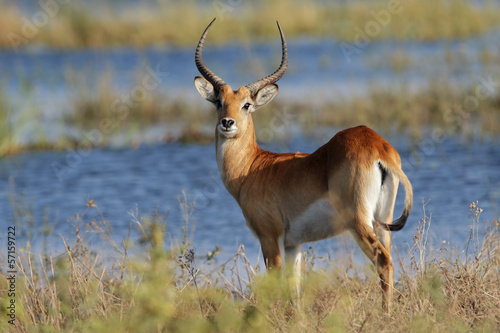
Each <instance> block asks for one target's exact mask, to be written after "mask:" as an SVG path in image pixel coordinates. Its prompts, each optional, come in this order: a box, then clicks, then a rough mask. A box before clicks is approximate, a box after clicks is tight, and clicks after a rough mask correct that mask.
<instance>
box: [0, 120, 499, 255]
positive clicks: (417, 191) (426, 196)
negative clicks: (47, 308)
mask: <svg viewBox="0 0 500 333" xmlns="http://www.w3.org/2000/svg"><path fill="white" fill-rule="evenodd" d="M328 132H331V134H332V135H333V134H334V133H335V130H333V129H332V130H328ZM388 139H389V140H391V138H390V137H389V138H388ZM391 141H392V142H393V143H394V146H395V147H396V149H398V150H399V152H400V154H401V157H402V159H403V161H404V162H403V163H404V165H403V169H404V170H405V171H406V172H407V174H408V176H409V178H410V180H411V182H412V184H413V190H414V202H415V205H414V210H413V212H412V214H411V216H410V219H409V221H408V223H407V226H406V228H405V229H403V230H402V231H400V232H398V233H394V242H395V244H396V246H398V248H399V249H404V248H407V247H408V246H409V245H410V246H411V245H412V244H413V241H412V237H413V236H414V235H415V228H416V227H417V224H418V221H419V220H421V219H422V218H423V216H424V214H423V211H422V209H423V205H422V202H424V203H426V206H425V209H426V211H427V215H431V221H432V228H431V230H430V231H431V234H430V238H429V240H430V241H431V242H433V243H434V244H436V245H439V244H440V243H441V242H442V241H443V240H446V241H448V242H450V244H451V246H455V247H457V248H458V249H463V248H464V245H465V243H466V241H467V239H468V237H469V235H470V225H471V224H472V220H471V219H470V218H468V216H469V215H470V212H469V204H470V203H471V202H473V201H476V200H478V201H479V204H480V207H481V208H483V209H484V212H483V213H482V215H481V221H483V220H487V219H489V220H491V219H493V218H495V217H498V209H499V204H500V187H499V185H500V168H499V167H498V166H499V165H500V149H499V148H498V146H497V145H495V144H489V143H473V144H472V143H468V144H463V143H460V142H459V141H458V140H456V138H447V139H446V140H445V141H444V142H442V143H440V144H438V145H436V146H435V150H434V152H432V153H429V154H427V153H424V152H423V151H420V153H421V161H422V163H421V164H419V165H411V163H410V160H411V155H410V154H411V151H410V150H409V149H408V146H407V144H405V143H404V142H405V140H400V138H397V137H394V138H392V140H391ZM319 144H320V143H319V142H317V141H316V140H313V139H311V138H305V137H300V138H299V137H298V138H295V139H294V140H292V141H290V142H288V143H287V148H289V149H290V150H291V151H297V150H300V151H304V152H311V151H313V150H314V149H315V147H317V146H319ZM268 148H271V149H272V150H277V151H280V148H279V147H276V146H269V147H268ZM414 152H415V151H414ZM428 152H430V150H429V149H428ZM71 154H72V153H71V152H60V153H54V152H37V153H24V154H21V155H18V156H12V157H8V158H4V159H2V161H1V162H0V187H1V188H2V192H1V193H0V210H1V211H2V221H1V224H2V226H4V227H5V226H7V225H13V224H14V222H15V220H16V219H15V218H14V213H13V208H12V205H11V203H10V202H9V198H8V196H9V194H12V193H16V194H17V195H18V197H20V198H21V199H22V202H24V205H25V207H27V208H28V209H29V211H30V212H31V213H32V215H31V214H30V215H29V216H25V217H23V218H21V219H18V221H19V220H21V221H24V222H23V223H24V224H26V223H28V222H29V221H32V223H34V226H35V230H36V229H37V228H40V226H41V225H42V223H43V220H44V219H45V220H46V222H48V224H49V225H50V226H51V227H52V228H53V231H54V233H53V237H52V238H51V239H52V241H51V242H50V245H49V250H51V251H53V252H55V253H59V252H60V251H62V249H63V247H62V244H63V243H62V240H61V238H60V236H63V237H66V238H69V239H72V234H73V233H74V230H75V228H74V225H72V223H71V221H72V220H73V218H74V217H75V215H76V214H80V215H81V214H82V213H83V212H84V211H85V209H86V208H85V206H86V204H87V203H88V202H89V200H94V202H95V204H96V205H97V206H98V207H99V212H100V213H102V215H103V216H104V218H105V219H107V220H109V223H110V226H111V229H112V234H113V236H114V238H115V239H116V240H117V241H118V242H119V241H120V240H121V239H125V238H127V237H128V235H129V232H130V230H132V238H133V239H137V237H138V236H139V235H140V233H139V232H138V231H137V225H136V223H135V222H134V220H135V219H134V218H133V217H132V216H131V215H130V213H133V215H135V216H136V217H138V218H139V217H141V216H145V217H148V216H150V215H151V214H152V212H153V210H155V209H156V210H157V211H158V212H159V213H160V214H162V215H163V216H164V217H165V221H166V223H167V233H168V235H167V242H168V240H169V239H176V240H177V241H181V235H182V233H181V228H182V227H183V226H184V224H185V222H184V217H183V213H182V211H181V209H180V205H179V203H178V199H177V197H180V198H181V199H182V198H183V196H182V192H183V191H185V193H186V194H187V199H188V202H191V201H195V202H196V206H195V208H194V211H193V213H192V215H191V216H190V227H192V228H194V229H193V230H194V233H193V235H194V238H193V244H194V246H195V250H196V253H197V254H198V255H199V256H204V255H205V254H206V253H207V252H208V251H211V250H213V249H214V247H215V245H218V246H220V247H221V248H222V252H221V255H220V256H219V258H220V261H224V260H225V259H227V258H229V257H231V256H232V255H234V254H235V253H236V252H237V249H238V246H239V245H240V244H244V245H245V247H246V250H247V255H248V257H249V258H251V260H254V263H255V262H257V259H258V258H259V245H258V242H257V240H256V239H255V238H254V237H253V235H252V234H251V232H250V231H249V229H248V228H247V227H246V226H245V222H244V218H243V216H242V214H241V211H240V209H239V207H238V205H237V204H236V202H235V201H234V199H233V198H232V197H231V196H230V195H229V194H228V193H227V192H226V190H225V188H224V187H223V185H222V182H221V181H220V179H219V175H218V170H217V166H216V162H215V152H214V147H213V146H212V145H183V144H167V145H152V146H142V147H140V148H139V149H136V150H131V149H123V150H107V149H92V150H91V151H89V152H88V155H86V156H81V160H77V159H75V160H74V162H73V164H72V167H71V168H69V169H66V170H65V171H64V172H63V173H62V174H59V176H58V174H57V172H56V169H54V163H61V164H66V162H67V158H68V156H71ZM9 180H10V181H9ZM400 192H401V191H400ZM19 201H20V200H18V202H19ZM401 208H402V193H400V194H399V196H398V200H397V207H396V213H395V215H398V214H399V212H400V211H401ZM99 212H98V211H97V210H96V209H90V211H89V212H87V213H86V214H87V215H86V216H85V217H84V219H83V220H84V221H86V222H90V221H92V219H94V218H97V219H98V220H100V219H101V218H100V217H99V214H100V213H99ZM19 229H24V230H28V228H27V227H26V225H25V226H24V228H22V227H21V226H20V227H19ZM32 231H33V229H32V230H31V232H32ZM39 232H41V230H40V231H39ZM25 236H26V235H24V236H23V237H25ZM42 240H43V237H42V236H41V235H40V234H38V235H36V234H35V235H32V245H33V246H34V247H37V246H40V245H41V242H42ZM343 242H344V239H343V238H341V240H340V241H339V240H338V239H330V240H326V241H321V242H319V243H318V244H316V252H317V254H318V255H323V256H324V255H327V254H331V253H335V251H338V250H340V251H342V249H343V247H344V243H343ZM349 244H351V246H352V247H353V248H356V246H355V245H354V243H353V242H350V243H349ZM308 246H313V244H309V245H306V246H305V248H307V247H308Z"/></svg>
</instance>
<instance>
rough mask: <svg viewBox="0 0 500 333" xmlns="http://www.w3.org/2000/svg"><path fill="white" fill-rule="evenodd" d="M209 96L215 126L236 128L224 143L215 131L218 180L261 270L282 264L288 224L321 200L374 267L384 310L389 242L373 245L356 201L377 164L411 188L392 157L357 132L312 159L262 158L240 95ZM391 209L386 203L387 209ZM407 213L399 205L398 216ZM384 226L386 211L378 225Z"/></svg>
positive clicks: (368, 133)
mask: <svg viewBox="0 0 500 333" xmlns="http://www.w3.org/2000/svg"><path fill="white" fill-rule="evenodd" d="M216 93H217V98H218V99H219V100H220V101H221V106H220V108H219V110H218V121H219V122H220V121H221V120H222V119H223V118H226V119H227V118H231V119H234V120H235V122H236V124H237V127H238V130H237V133H236V134H234V135H232V136H231V137H227V136H226V135H225V134H223V133H220V132H219V131H218V130H216V150H217V159H218V165H219V170H220V172H221V178H222V180H223V182H224V185H225V186H226V188H227V190H228V191H229V192H230V193H231V194H232V196H233V197H234V198H235V199H236V201H237V202H238V204H239V205H240V207H241V210H242V212H243V215H244V216H245V219H246V221H247V224H248V226H249V227H250V228H251V229H252V230H253V231H254V232H255V234H256V235H257V237H258V238H259V241H260V243H261V247H262V252H263V255H264V258H265V262H266V265H267V266H268V268H279V267H281V265H282V253H280V246H279V238H280V236H283V233H284V232H286V231H287V230H288V228H289V226H290V223H291V222H292V221H293V220H294V219H295V218H297V217H298V216H300V215H301V214H302V213H303V212H304V211H305V210H306V209H307V208H308V207H309V206H310V205H311V204H312V203H314V202H316V201H317V200H319V199H322V198H329V199H330V200H331V202H332V203H333V205H334V206H335V208H336V209H337V211H338V212H339V215H340V216H341V217H342V221H343V223H344V225H340V226H337V227H338V229H339V231H342V230H344V229H346V230H350V231H351V232H352V233H353V234H354V236H355V238H356V239H357V241H358V243H359V244H360V247H361V248H362V249H363V251H364V252H365V253H366V254H367V256H368V257H369V258H370V259H372V260H373V262H374V264H375V265H376V266H377V269H378V271H379V275H380V278H381V283H382V289H383V290H384V300H385V302H384V303H385V307H386V308H387V309H388V308H389V304H390V301H391V298H392V285H393V263H392V258H391V255H390V247H389V244H390V242H389V237H384V244H382V243H381V241H380V240H379V238H378V237H377V235H376V233H375V232H374V230H373V228H372V227H371V226H372V223H373V222H374V221H373V216H369V215H370V211H369V210H367V209H368V207H367V206H366V203H365V201H364V200H365V198H366V195H367V194H366V193H365V192H366V190H365V189H366V188H367V187H368V186H369V184H370V183H371V182H372V181H373V180H372V179H371V178H370V177H371V176H370V175H371V174H370V172H369V170H370V168H372V167H373V166H374V165H375V163H377V161H381V162H383V164H384V166H385V167H387V168H388V169H389V171H390V172H392V173H394V174H395V176H397V177H398V178H399V179H401V178H402V177H403V178H404V179H401V180H402V182H403V184H404V185H405V187H406V186H411V185H409V181H408V179H407V178H406V176H405V175H404V173H403V172H402V171H401V159H400V157H399V154H398V152H397V151H396V150H395V149H394V148H393V147H392V146H391V145H390V144H389V143H388V142H387V141H386V140H384V139H383V138H382V137H381V136H380V135H378V134H377V133H376V132H374V131H373V130H371V129H369V128H367V127H365V126H358V127H355V128H350V129H346V130H343V131H341V132H339V133H337V134H336V135H335V136H334V137H333V138H332V139H331V140H330V141H329V142H328V143H326V144H325V145H323V146H322V147H320V148H319V149H318V150H316V151H315V152H314V153H312V154H305V153H286V154H278V153H273V152H269V151H265V150H263V149H261V148H260V147H259V146H258V145H257V142H256V138H255V132H254V126H253V121H252V117H251V114H249V113H248V112H244V111H243V110H242V104H244V102H245V101H248V102H253V100H252V96H251V95H250V92H249V91H248V89H247V88H246V87H242V88H240V89H239V90H237V91H233V90H232V89H231V88H230V87H229V86H227V85H225V86H222V87H221V88H220V90H219V91H218V92H216ZM395 182H397V179H396V180H395ZM396 187H397V183H396ZM394 199H395V197H394ZM409 202H410V204H411V200H410V201H409ZM393 205H394V202H392V206H391V208H393ZM410 208H411V205H410V206H408V205H407V207H406V208H405V209H410ZM408 213H409V210H408ZM391 221H392V210H391V213H390V214H389V216H388V218H387V221H383V222H386V223H390V222H391ZM388 233H389V232H388V231H386V232H385V234H384V235H385V236H387V234H388Z"/></svg>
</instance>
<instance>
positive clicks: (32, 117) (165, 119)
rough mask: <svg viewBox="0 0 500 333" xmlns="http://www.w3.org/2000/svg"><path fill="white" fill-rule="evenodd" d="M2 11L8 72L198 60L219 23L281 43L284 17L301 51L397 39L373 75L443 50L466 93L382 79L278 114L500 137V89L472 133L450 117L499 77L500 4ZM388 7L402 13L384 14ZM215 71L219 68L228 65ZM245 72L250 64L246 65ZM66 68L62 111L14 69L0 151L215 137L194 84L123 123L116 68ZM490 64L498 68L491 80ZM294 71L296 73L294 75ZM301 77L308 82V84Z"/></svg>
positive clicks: (144, 5) (232, 37)
mask: <svg viewBox="0 0 500 333" xmlns="http://www.w3.org/2000/svg"><path fill="white" fill-rule="evenodd" d="M0 8H1V10H0V30H1V31H3V32H4V33H2V34H0V57H2V59H4V60H3V66H6V67H12V68H16V67H15V66H14V65H15V64H16V62H17V57H19V56H22V57H24V58H29V59H30V60H29V61H31V62H32V63H33V64H38V65H37V66H41V67H43V66H45V63H44V61H46V60H47V59H48V58H51V59H52V60H51V61H53V62H57V61H58V60H57V59H59V58H58V57H60V58H61V59H64V57H65V56H66V55H68V54H79V55H81V56H82V57H83V58H85V57H90V56H92V57H95V59H96V61H95V62H96V63H98V62H99V61H100V58H99V54H100V52H104V53H107V54H109V53H110V52H111V53H123V52H124V51H131V50H132V52H136V53H137V54H142V53H144V54H145V53H148V52H154V51H155V50H161V52H163V51H164V50H177V49H178V50H181V51H182V52H184V53H183V54H186V56H187V55H189V57H191V56H192V55H191V54H190V53H189V52H190V51H191V50H193V49H194V47H195V45H196V43H197V41H198V38H199V36H200V34H201V32H202V31H203V28H204V27H205V25H206V24H207V22H209V21H210V20H211V19H212V18H213V17H217V18H218V22H220V23H219V24H220V25H221V26H222V27H220V28H218V29H212V31H211V32H210V37H209V39H210V45H211V46H212V47H218V46H217V45H219V47H225V46H228V47H230V46H231V45H251V44H253V43H255V42H260V43H262V42H266V41H270V40H272V41H274V40H276V27H275V21H276V20H279V21H280V22H281V24H282V26H284V27H286V36H287V39H288V41H289V43H292V44H291V45H293V43H294V41H299V43H300V41H304V40H316V41H319V43H321V41H333V43H337V45H340V46H342V43H346V44H344V45H349V46H348V47H350V49H348V52H354V53H352V55H353V56H356V54H357V53H359V52H361V50H362V51H363V53H365V50H363V49H362V48H363V47H364V46H361V47H358V48H357V49H356V41H360V42H361V43H365V42H366V41H367V40H368V43H370V44H372V45H377V43H378V42H386V43H393V44H384V45H386V46H387V45H389V47H392V48H393V51H392V55H390V56H384V57H380V56H379V57H378V58H377V54H376V51H373V50H372V51H370V52H371V53H370V55H369V56H367V57H366V59H368V60H366V61H368V62H374V63H373V64H371V65H370V66H371V67H370V66H369V67H370V68H372V69H373V71H372V72H375V70H376V69H377V67H384V66H385V67H388V68H389V71H390V72H391V74H390V75H394V77H395V78H396V79H397V78H398V76H399V75H400V74H401V73H403V72H404V71H406V70H408V69H411V68H412V67H415V66H416V64H415V60H414V59H412V55H411V50H412V48H415V49H419V50H423V52H422V53H421V54H423V55H425V50H426V49H427V48H429V47H432V46H433V45H439V46H438V47H441V48H442V54H443V55H442V57H443V58H444V59H445V61H446V63H445V66H446V67H449V68H450V69H449V71H450V72H451V73H453V72H457V71H459V72H463V73H465V75H468V76H469V77H468V78H465V79H463V78H462V80H461V82H469V83H468V84H465V85H461V86H460V89H457V85H456V82H453V81H454V77H452V76H450V77H448V78H446V77H445V78H443V77H441V78H439V77H438V80H436V77H429V78H426V79H424V80H425V81H426V82H424V83H423V84H421V87H420V88H419V89H417V90H415V89H412V82H405V79H403V80H402V82H403V83H402V84H400V85H399V84H396V86H398V89H394V87H390V88H388V87H384V85H383V84H379V83H378V82H377V79H375V80H373V81H371V82H372V83H371V84H369V88H368V89H367V91H365V92H364V93H363V94H351V95H349V96H347V97H346V96H341V95H339V98H336V99H331V98H330V99H320V100H319V102H316V103H314V105H312V104H311V103H310V100H307V99H303V100H301V101H298V100H297V99H295V100H287V99H286V98H281V97H280V96H283V93H281V94H280V95H279V96H278V98H277V100H276V104H275V105H277V108H278V109H280V108H281V109H282V108H284V107H287V108H288V110H290V112H292V113H293V114H294V115H296V116H297V117H295V119H296V123H295V125H298V126H300V127H301V128H302V129H303V130H304V132H308V130H310V129H313V128H315V127H317V126H323V127H335V128H342V127H347V126H352V125H356V124H359V123H364V124H367V125H369V126H373V127H376V128H377V129H381V130H383V131H392V130H396V131H398V132H405V134H407V135H408V136H409V137H411V138H412V139H419V138H421V137H422V135H424V133H425V129H426V128H429V126H440V127H445V128H446V129H447V130H449V131H450V132H454V133H461V132H463V131H465V132H467V133H466V134H467V135H476V134H477V133H479V135H480V136H481V137H497V135H498V133H500V126H499V125H498V124H499V123H500V118H499V117H500V116H499V114H500V112H499V109H500V101H499V97H498V90H499V89H498V87H495V89H496V90H495V91H494V92H493V93H491V94H489V96H488V98H486V99H484V100H482V101H481V107H480V108H479V109H478V110H475V111H477V112H474V116H473V119H472V118H471V119H472V120H473V121H474V126H469V125H470V124H471V123H470V122H469V121H462V122H461V123H460V126H449V123H450V121H449V117H448V118H447V117H446V112H448V111H449V109H450V108H452V107H453V106H454V105H457V104H461V103H463V100H464V97H465V96H467V95H468V94H471V93H472V94H473V93H474V89H475V86H474V84H477V82H475V81H474V80H476V81H477V76H478V75H477V73H478V68H479V67H483V68H484V69H483V72H484V71H486V72H487V74H489V75H492V74H493V75H498V73H499V71H498V68H499V67H498V66H497V65H496V64H500V50H499V49H498V45H497V46H495V45H491V42H489V41H488V40H484V41H483V38H484V36H491V35H498V34H500V30H499V26H500V16H499V15H498V13H499V12H500V2H499V1H494V0H485V1H465V0H453V1H449V0H436V1H396V0H391V1H363V0H357V1H336V2H331V1H322V0H308V1H296V0H294V1H285V0H277V1H272V2H266V1H243V0H232V1H229V0H210V1H202V0H185V1H178V0H142V1H113V0H105V1H97V0H89V1H81V2H74V1H73V2H65V1H61V3H59V2H57V1H56V0H54V1H47V2H43V1H42V2H40V3H38V2H30V3H26V2H19V1H12V0H0ZM381 11H385V12H388V11H389V12H391V11H394V13H393V14H391V15H390V16H389V17H386V18H384V17H383V14H380V13H381ZM380 15H382V16H380ZM384 19H386V20H388V21H387V22H388V23H387V24H386V23H383V22H382V21H384ZM381 20H382V21H381ZM368 22H378V23H377V24H378V25H379V29H378V30H377V32H376V33H369V31H368V29H369V28H368V26H367V24H368ZM381 22H382V23H381ZM476 39H477V40H479V41H481V42H480V43H479V44H478V46H477V47H478V50H476V51H477V52H476V53H474V55H470V54H469V53H468V50H461V49H460V47H458V52H456V51H455V50H456V49H457V48H455V49H453V47H450V46H449V45H454V44H456V43H457V42H460V41H470V40H476ZM492 40H496V39H492ZM273 45H274V44H273ZM397 45H407V48H406V49H405V51H401V49H400V48H399V47H398V46H397ZM408 45H410V46H408ZM245 47H246V48H249V49H251V47H247V46H245ZM353 50H354V51H353ZM408 50H409V51H408ZM311 52H312V51H311ZM336 52H337V53H341V52H345V49H344V50H342V48H338V47H337V49H336ZM384 54H386V53H384ZM365 55H366V53H365ZM182 56H183V57H184V55H182ZM290 56H291V57H293V56H294V55H293V54H291V55H290ZM138 57H139V58H140V57H141V56H140V55H139V56H138ZM275 57H276V58H277V57H278V54H276V56H275ZM318 58H319V60H318V64H317V67H318V68H319V72H321V71H323V70H324V69H328V68H330V70H332V67H333V66H340V67H344V66H345V65H346V61H345V60H344V61H343V62H340V63H338V62H337V63H335V62H333V61H332V60H331V59H332V58H333V57H332V55H331V54H322V55H321V56H319V57H318ZM124 59H125V58H124ZM273 59H274V58H273ZM374 59H375V60H374ZM123 61H125V60H123ZM421 61H425V60H421ZM253 62H254V59H252V63H249V64H248V66H255V64H254V63H253ZM10 63H12V64H10ZM11 65H12V66H11ZM211 65H212V66H215V67H216V68H221V66H223V65H224V61H222V62H221V61H218V62H214V63H213V64H211ZM244 65H247V64H243V63H242V64H241V66H244ZM33 66H34V65H33ZM51 66H54V64H53V63H52V64H51ZM56 66H57V65H56ZM64 66H66V65H63V64H62V63H61V65H60V67H61V68H62V69H60V70H61V71H62V72H63V75H62V78H58V79H54V78H53V76H54V74H53V71H52V72H51V71H49V70H48V74H41V75H44V76H43V78H42V80H45V81H47V84H45V83H44V84H43V86H44V87H45V86H47V85H49V84H48V82H52V81H54V80H55V81H57V82H56V83H55V86H56V87H55V88H52V90H51V91H50V92H49V93H48V96H44V99H45V100H47V99H48V100H55V99H56V98H60V95H61V89H66V90H69V91H70V92H69V94H67V96H64V98H65V99H64V102H63V103H62V104H63V105H62V106H61V105H57V106H56V107H53V106H47V105H44V104H43V103H40V102H39V100H38V99H37V94H38V93H39V90H40V89H39V88H40V86H37V84H34V83H33V82H31V80H30V75H32V73H29V75H26V71H29V70H32V68H21V69H19V70H18V69H15V71H14V72H13V74H12V73H11V74H10V75H13V76H14V78H15V79H16V81H17V82H18V83H15V84H13V83H12V81H13V80H12V78H13V77H9V76H2V75H1V74H0V110H1V113H2V114H1V115H0V138H1V144H0V155H6V154H12V153H15V152H18V151H22V150H25V149H47V148H53V149H64V147H66V148H67V147H71V146H75V145H77V144H78V141H79V140H80V139H81V135H79V134H78V132H81V131H86V130H89V129H93V128H97V127H98V126H99V124H100V123H101V121H102V119H104V118H106V119H111V121H113V122H115V123H119V126H118V127H119V128H120V137H121V138H125V140H124V142H125V143H124V144H125V145H137V144H140V143H141V142H142V141H143V139H142V138H141V135H138V133H139V134H141V133H142V134H143V133H144V132H145V131H148V129H149V128H151V127H154V126H156V125H160V126H166V127H169V126H170V127H172V125H174V126H175V127H176V128H177V129H180V130H178V131H176V132H175V134H173V135H171V134H165V135H160V136H161V139H159V140H157V141H160V142H163V141H183V142H207V141H211V140H212V129H211V127H212V122H213V115H212V114H211V113H210V112H207V109H208V108H209V107H208V105H206V104H199V103H192V101H191V96H192V95H193V94H192V93H193V92H194V90H193V89H192V87H189V88H188V87H181V93H178V90H176V91H175V92H173V89H171V87H167V89H166V90H167V91H165V89H164V90H161V91H155V92H153V93H151V94H148V96H146V97H145V98H144V99H142V100H141V102H140V103H137V104H135V105H134V107H131V108H130V110H129V114H128V115H127V117H126V119H125V121H119V120H118V119H117V115H116V114H115V113H114V112H113V111H112V110H111V107H110V105H111V104H112V103H113V101H114V100H116V99H117V98H119V97H120V96H121V95H122V94H123V89H119V88H118V87H117V84H116V82H115V81H116V80H117V77H115V74H116V73H115V72H114V71H113V69H106V68H104V69H102V70H99V71H100V72H99V75H95V74H90V73H88V72H87V70H86V69H85V68H79V67H78V65H76V67H74V68H66V67H64ZM134 66H135V67H131V68H129V69H128V71H129V72H130V73H131V74H130V75H131V76H133V75H136V74H134V73H137V72H138V71H139V70H140V69H141V68H138V67H140V66H138V65H137V64H136V65H134ZM169 66H177V64H169ZM193 66H194V65H193ZM193 66H191V67H189V68H187V67H186V68H185V72H186V76H191V75H192V74H191V73H192V69H193V68H194V67H193ZM217 66H218V67H217ZM270 66H271V65H270ZM272 66H274V64H272ZM34 67H35V69H36V66H34ZM266 68H267V67H266ZM269 68H271V67H269ZM490 68H495V69H496V70H495V71H493V72H492V71H490ZM438 69H439V68H436V71H435V72H437V70H438ZM167 70H168V68H167ZM226 70H227V71H231V69H226ZM295 70H296V69H295ZM333 70H334V68H333ZM250 71H253V72H258V73H265V71H263V70H262V67H260V68H259V67H258V66H257V70H253V69H251V70H250ZM293 71H294V69H293V68H290V70H289V73H292V72H293ZM479 71H481V69H479ZM368 72H369V71H368ZM188 73H189V74H188ZM364 73H365V74H366V73H367V72H366V71H365V72H364ZM385 74H386V73H382V74H381V75H380V76H384V75H385ZM289 75H290V74H289ZM351 75H356V74H351ZM45 76H46V77H45ZM136 76H137V75H136ZM139 80H140V79H137V81H136V84H139ZM245 80H246V79H245ZM294 80H295V81H296V82H300V81H301V80H302V78H300V77H298V78H294ZM494 80H497V76H495V77H494ZM410 81H411V80H410ZM497 81H498V80H497ZM81 82H84V84H82V83H81ZM318 82H320V81H318ZM13 85H14V87H13ZM326 85H327V83H325V86H326ZM88 87H90V89H89V88H88ZM313 89H314V88H313ZM188 90H189V93H187V91H188ZM13 92H14V93H13ZM44 94H46V95H47V92H45V93H44ZM194 94H196V93H194ZM196 97H197V98H198V96H196ZM311 100H312V97H311ZM48 108H51V109H53V110H51V111H50V112H51V115H50V116H47V112H48V111H47V109H48ZM332 110H334V112H332ZM304 111H306V112H304ZM354 111H355V112H354ZM53 114H57V116H54V115H53ZM272 117H273V114H272V113H267V114H265V113H264V112H262V113H260V114H259V115H258V116H256V117H255V120H256V123H257V126H258V127H259V126H265V124H268V123H269V121H270V119H271V118H272ZM47 118H50V119H49V120H47ZM47 123H49V124H48V125H47ZM54 128H57V130H55V131H54V130H53V129H54ZM27 133H28V134H27ZM123 133H125V134H123ZM142 136H144V135H142ZM110 141H115V142H116V140H115V138H113V137H112V136H107V137H105V138H104V140H103V141H102V144H103V145H108V144H109V142H110Z"/></svg>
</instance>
